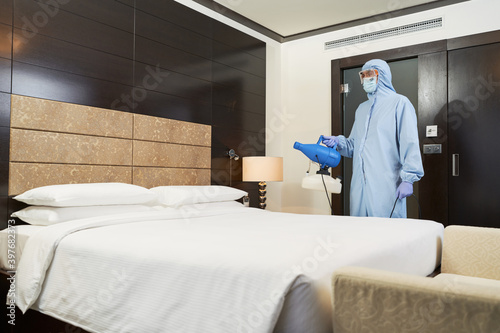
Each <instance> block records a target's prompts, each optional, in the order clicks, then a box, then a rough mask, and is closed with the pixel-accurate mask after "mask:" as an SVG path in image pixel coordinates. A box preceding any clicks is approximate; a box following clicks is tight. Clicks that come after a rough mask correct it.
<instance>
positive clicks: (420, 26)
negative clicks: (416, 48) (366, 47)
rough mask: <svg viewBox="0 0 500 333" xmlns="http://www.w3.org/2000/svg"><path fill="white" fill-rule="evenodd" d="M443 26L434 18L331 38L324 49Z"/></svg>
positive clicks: (438, 19)
mask: <svg viewBox="0 0 500 333" xmlns="http://www.w3.org/2000/svg"><path fill="white" fill-rule="evenodd" d="M442 26H443V18H442V17H440V18H436V19H432V20H427V21H422V22H417V23H412V24H407V25H402V26H400V27H396V28H391V29H386V30H381V31H375V32H370V33H367V34H362V35H357V36H352V37H347V38H342V39H337V40H332V41H330V42H326V43H325V50H330V49H334V48H337V47H342V46H348V45H354V44H359V43H364V42H368V41H372V40H377V39H381V38H387V37H393V36H399V35H405V34H409V33H412V32H417V31H423V30H428V29H434V28H439V27H442Z"/></svg>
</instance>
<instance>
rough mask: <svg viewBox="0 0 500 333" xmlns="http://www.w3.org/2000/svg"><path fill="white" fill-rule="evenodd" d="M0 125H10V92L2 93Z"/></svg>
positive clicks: (0, 98)
mask: <svg viewBox="0 0 500 333" xmlns="http://www.w3.org/2000/svg"><path fill="white" fill-rule="evenodd" d="M0 126H4V127H9V126H10V94H7V93H0Z"/></svg>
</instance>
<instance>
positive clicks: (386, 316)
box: [332, 267, 500, 333]
mask: <svg viewBox="0 0 500 333" xmlns="http://www.w3.org/2000/svg"><path fill="white" fill-rule="evenodd" d="M449 276H450V275H449ZM461 278H466V279H468V280H467V281H465V283H462V282H461V281H460V279H461ZM474 279H475V280H474ZM481 280H483V281H481ZM481 282H487V283H486V284H485V285H482V283H481ZM332 283H333V327H334V330H333V331H334V332H335V333H354V332H374V333H392V332H393V333H400V332H407V333H411V332H415V333H417V332H419V333H420V332H439V333H471V332H490V333H493V332H500V281H496V280H486V279H480V278H470V277H460V276H453V277H452V278H450V277H448V278H446V279H436V278H428V277H420V276H413V275H407V274H401V273H394V272H388V271H381V270H375V269H369V268H361V267H344V268H341V269H338V270H337V271H336V272H335V273H334V275H333V280H332Z"/></svg>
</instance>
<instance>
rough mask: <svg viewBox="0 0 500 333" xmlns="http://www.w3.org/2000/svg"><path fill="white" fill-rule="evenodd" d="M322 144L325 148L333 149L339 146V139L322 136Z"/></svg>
mask: <svg viewBox="0 0 500 333" xmlns="http://www.w3.org/2000/svg"><path fill="white" fill-rule="evenodd" d="M323 144H324V145H325V146H327V147H330V148H331V147H333V146H335V145H338V144H339V138H338V137H336V136H324V135H323Z"/></svg>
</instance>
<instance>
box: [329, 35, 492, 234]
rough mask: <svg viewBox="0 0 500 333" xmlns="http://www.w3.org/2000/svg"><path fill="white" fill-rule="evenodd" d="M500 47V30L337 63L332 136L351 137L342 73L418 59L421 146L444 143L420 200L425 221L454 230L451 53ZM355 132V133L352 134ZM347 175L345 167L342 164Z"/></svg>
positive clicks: (338, 202) (337, 199) (430, 164)
mask: <svg viewBox="0 0 500 333" xmlns="http://www.w3.org/2000/svg"><path fill="white" fill-rule="evenodd" d="M497 42H500V30H497V31H492V32H486V33H481V34H475V35H470V36H465V37H458V38H453V39H446V40H439V41H435V42H429V43H425V44H418V45H411V46H407V47H401V48H395V49H390V50H384V51H380V52H374V53H369V54H362V55H358V56H354V57H347V58H342V59H334V60H332V61H331V107H332V110H331V116H332V118H331V119H332V123H331V133H332V134H339V133H345V132H344V130H345V129H344V128H342V127H343V125H342V124H343V121H342V110H343V106H342V96H341V92H340V85H341V84H342V82H343V77H342V71H343V70H344V69H349V68H353V67H359V66H362V65H363V64H364V63H365V62H367V61H368V60H370V59H384V60H386V61H394V60H404V59H408V58H415V57H418V68H419V69H418V75H419V78H418V106H417V107H416V110H417V113H418V133H419V139H420V147H421V151H422V145H424V144H430V143H440V144H442V154H434V155H423V154H422V162H423V164H424V172H425V176H424V177H423V178H422V179H421V180H420V182H419V189H418V194H419V195H418V197H419V198H420V199H419V200H420V206H421V209H422V218H423V219H430V220H435V221H438V222H441V223H443V224H444V225H445V226H446V225H448V174H449V172H450V168H449V165H448V164H449V163H448V140H447V137H448V126H447V125H448V68H447V64H448V60H447V59H448V51H451V50H455V49H460V48H466V47H472V46H478V45H485V44H491V43H497ZM427 125H438V128H439V132H438V137H437V138H426V136H425V127H426V126H427ZM348 130H349V129H348ZM339 167H340V172H341V173H342V174H343V168H342V164H340V165H339ZM344 195H345V193H344V192H342V193H341V195H340V196H333V197H332V200H333V201H332V204H333V205H334V207H341V211H340V212H338V211H337V213H338V214H340V215H343V214H344Z"/></svg>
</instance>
